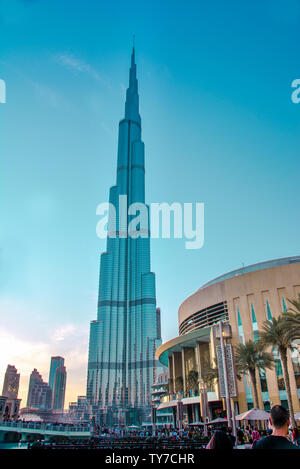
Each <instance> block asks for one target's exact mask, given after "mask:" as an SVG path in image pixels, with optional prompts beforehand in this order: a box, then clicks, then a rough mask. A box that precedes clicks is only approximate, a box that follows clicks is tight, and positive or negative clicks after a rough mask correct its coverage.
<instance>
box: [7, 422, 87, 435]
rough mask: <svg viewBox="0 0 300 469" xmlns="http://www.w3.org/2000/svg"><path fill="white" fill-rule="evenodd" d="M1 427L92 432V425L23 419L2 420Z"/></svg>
mask: <svg viewBox="0 0 300 469" xmlns="http://www.w3.org/2000/svg"><path fill="white" fill-rule="evenodd" d="M0 427H9V428H16V429H22V428H23V429H33V430H41V431H47V430H50V431H56V432H78V433H83V432H90V430H91V428H90V425H88V424H85V425H78V424H73V425H72V424H64V423H46V422H23V421H22V420H17V421H2V422H0Z"/></svg>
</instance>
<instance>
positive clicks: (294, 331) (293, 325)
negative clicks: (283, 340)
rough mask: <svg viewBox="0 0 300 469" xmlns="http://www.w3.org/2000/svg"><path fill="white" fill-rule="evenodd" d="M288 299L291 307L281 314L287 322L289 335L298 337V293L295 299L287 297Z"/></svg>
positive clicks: (299, 306) (299, 329) (299, 327)
mask: <svg viewBox="0 0 300 469" xmlns="http://www.w3.org/2000/svg"><path fill="white" fill-rule="evenodd" d="M288 301H289V303H291V305H292V306H293V307H292V308H289V309H288V311H287V312H286V313H283V315H282V316H283V318H284V319H285V320H286V322H287V327H288V330H289V335H290V337H291V338H293V339H300V294H299V295H298V299H297V300H290V299H289V300H288Z"/></svg>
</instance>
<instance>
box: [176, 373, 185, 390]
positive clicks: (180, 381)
mask: <svg viewBox="0 0 300 469" xmlns="http://www.w3.org/2000/svg"><path fill="white" fill-rule="evenodd" d="M175 391H179V392H182V391H183V378H182V376H177V378H176V379H175Z"/></svg>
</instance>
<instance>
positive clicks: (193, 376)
mask: <svg viewBox="0 0 300 469" xmlns="http://www.w3.org/2000/svg"><path fill="white" fill-rule="evenodd" d="M198 383H199V378H198V372H197V371H195V370H191V371H190V372H189V374H188V377H187V385H188V389H189V390H191V391H194V392H195V391H198Z"/></svg>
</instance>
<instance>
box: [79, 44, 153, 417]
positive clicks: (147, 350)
mask: <svg viewBox="0 0 300 469" xmlns="http://www.w3.org/2000/svg"><path fill="white" fill-rule="evenodd" d="M120 196H123V197H121V199H122V202H120V200H121V199H120V198H119V197H120ZM109 202H110V204H112V205H113V206H114V207H115V211H116V224H115V225H114V223H113V220H112V212H110V213H109V220H108V226H109V230H108V236H107V250H106V252H105V253H103V254H102V255H101V259H100V279H99V295H98V317H97V320H96V321H92V322H91V328H90V344H89V361H88V376H87V398H88V401H89V403H90V404H92V405H95V406H97V407H98V408H99V409H102V410H103V412H104V413H105V412H107V411H108V410H109V409H117V408H119V409H129V408H146V407H148V406H149V405H150V401H151V386H152V385H153V383H154V381H155V378H156V373H159V372H160V369H159V370H156V368H157V366H159V367H160V365H159V364H158V362H157V361H156V360H155V350H156V348H157V347H158V346H159V345H161V337H160V312H159V311H158V310H157V308H156V292H155V274H154V273H153V272H151V271H150V238H149V230H148V226H149V216H148V220H147V222H148V223H146V225H148V226H145V225H144V226H143V229H141V225H138V226H136V227H135V230H136V236H135V237H133V236H127V235H126V230H127V227H128V226H129V225H130V222H131V221H132V220H133V218H134V217H133V215H130V214H128V208H129V206H132V204H134V203H136V204H144V203H145V166H144V143H143V142H142V140H141V118H140V115H139V96H138V88H137V78H136V65H135V57H134V50H133V52H132V57H131V68H130V75H129V87H128V89H127V94H126V104H125V118H124V119H123V120H121V122H120V124H119V141H118V164H117V180H116V185H115V186H113V187H111V189H110V196H109ZM120 203H124V204H125V205H124V208H125V210H123V209H122V208H121V206H120ZM119 218H120V219H119Z"/></svg>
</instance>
